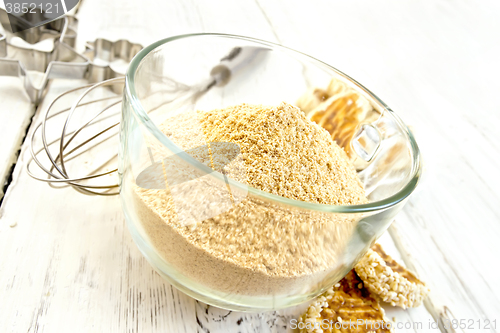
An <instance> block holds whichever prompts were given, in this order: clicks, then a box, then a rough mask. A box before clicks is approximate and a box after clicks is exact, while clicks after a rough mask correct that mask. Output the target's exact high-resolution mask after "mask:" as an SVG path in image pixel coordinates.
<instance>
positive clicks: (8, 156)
mask: <svg viewBox="0 0 500 333" xmlns="http://www.w3.org/2000/svg"><path fill="white" fill-rule="evenodd" d="M0 87H2V89H1V90H0V103H1V105H2V107H1V110H0V117H1V121H0V133H1V135H2V143H1V144H0V199H1V198H2V197H3V194H4V193H3V187H4V183H5V182H6V181H7V179H8V178H9V176H10V172H11V169H12V166H13V165H14V163H15V162H16V159H17V154H18V152H19V149H20V148H21V143H22V141H23V138H24V135H25V134H26V130H27V128H28V126H29V124H30V122H31V117H32V116H33V114H34V112H35V108H34V106H33V105H32V104H31V102H30V100H29V98H28V95H26V93H25V92H24V88H23V83H22V80H21V79H18V78H13V77H0Z"/></svg>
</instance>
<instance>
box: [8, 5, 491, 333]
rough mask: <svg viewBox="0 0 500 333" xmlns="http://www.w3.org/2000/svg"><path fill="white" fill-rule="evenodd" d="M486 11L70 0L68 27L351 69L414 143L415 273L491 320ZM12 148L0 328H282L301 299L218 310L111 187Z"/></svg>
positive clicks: (414, 316)
mask: <svg viewBox="0 0 500 333" xmlns="http://www.w3.org/2000/svg"><path fill="white" fill-rule="evenodd" d="M109 8H113V13H110V11H109ZM499 14H500V5H499V4H498V3H497V2H494V1H483V2H474V3H473V2H470V1H460V2H450V1H444V0H438V1H434V2H428V3H421V2H417V1H406V2H401V1H395V0H391V1H385V2H383V3H382V2H370V1H359V0H356V1H349V2H340V1H333V2H332V1H325V0H312V1H307V2H305V1H298V0H287V1H284V0H275V1H263V0H256V1H246V0H242V1H210V2H208V1H194V0H189V1H181V0H176V1H154V0H146V1H141V2H137V1H136V2H133V1H128V0H127V1H123V0H122V1H118V0H112V1H106V2H103V1H98V0H85V1H84V2H83V5H82V8H81V11H80V12H79V18H80V26H79V28H80V31H79V36H80V44H81V43H82V42H84V41H85V40H93V39H95V38H97V37H104V38H109V39H120V38H126V39H130V40H131V41H134V42H139V43H141V44H143V45H147V44H149V43H151V42H153V41H155V40H158V39H161V38H165V37H169V36H172V35H176V34H182V33H191V32H203V31H204V32H225V33H233V34H241V35H247V36H252V37H257V38H261V39H265V40H270V41H275V42H280V43H282V44H284V45H285V46H289V47H292V48H295V49H297V50H300V51H302V52H305V53H308V54H310V55H312V56H314V57H316V58H318V59H321V60H323V61H325V62H327V63H329V64H332V65H333V66H335V67H337V68H339V69H340V70H342V71H344V72H346V73H347V74H349V75H350V76H352V77H354V78H355V79H357V80H358V81H360V82H362V83H363V84H364V85H366V86H367V87H369V88H370V89H372V90H373V91H374V92H375V93H376V94H377V95H379V96H380V97H381V98H382V99H383V100H384V101H385V102H387V103H388V105H390V106H391V108H392V109H393V110H395V111H396V112H397V113H398V114H399V115H401V116H402V118H403V119H404V120H405V121H406V122H407V123H409V124H411V125H412V126H413V127H414V129H415V133H416V136H417V140H418V142H419V145H420V147H421V149H422V152H423V157H424V163H425V172H424V178H423V181H422V184H421V186H420V188H419V189H418V191H417V192H416V193H415V194H414V195H413V196H412V198H411V199H410V200H409V202H408V204H407V206H406V207H405V209H404V211H403V212H402V213H401V214H400V215H399V217H398V221H397V225H398V229H399V231H400V233H401V234H402V237H403V240H404V243H405V244H406V246H407V247H408V248H409V251H410V253H411V254H413V256H414V259H415V261H416V262H417V268H418V271H419V273H420V274H421V275H423V277H424V279H425V280H426V281H429V284H430V286H431V288H432V290H433V296H434V295H435V296H436V299H438V300H439V301H440V302H442V303H443V304H449V305H450V306H452V307H453V309H454V310H453V311H454V312H455V316H456V317H457V318H459V319H475V320H478V319H481V320H484V319H487V318H488V319H490V320H494V319H497V325H498V324H500V317H499V314H500V286H499V284H498V283H497V277H496V273H497V272H498V269H497V268H496V267H495V266H496V265H495V264H496V263H497V262H498V259H497V255H498V253H499V252H500V245H499V242H498V239H499V236H500V223H499V221H500V200H499V199H500V195H499V194H498V188H500V181H499V180H498V178H497V177H496V176H495V172H496V171H497V170H499V168H500V158H498V153H499V152H500V144H499V142H500V133H499V131H498V130H497V129H496V127H497V126H498V124H499V123H500V97H499V96H500V95H499V94H498V91H499V88H500V85H499V83H498V77H500V64H499V62H498V59H499V58H500V43H498V41H499V40H500V39H499V37H500V33H499V32H500V22H499V21H498V20H497V17H498V15H499ZM76 84H78V82H71V81H54V82H52V84H51V86H50V89H49V96H48V97H47V98H46V99H45V102H44V104H43V105H42V106H41V107H40V108H39V109H38V111H37V118H36V119H37V120H35V123H36V122H37V121H38V120H39V113H40V110H43V108H44V106H46V105H47V102H48V101H50V98H51V96H55V95H57V94H58V93H60V92H62V91H64V90H66V89H68V88H69V87H71V86H72V85H76ZM4 92H6V90H5V88H4V86H3V85H2V91H1V96H4ZM9 95H10V94H9ZM2 98H4V97H2ZM13 100H14V101H18V99H17V98H14V99H13ZM28 113H29V112H28ZM21 118H22V117H21ZM4 119H7V120H8V119H9V118H4V116H3V113H2V122H1V123H0V126H5V128H7V129H9V130H10V132H9V131H7V132H3V130H2V132H1V133H2V136H3V137H4V138H6V139H8V140H13V141H12V142H14V141H16V140H17V139H15V138H14V139H11V135H10V134H8V135H7V134H5V135H4V133H14V134H15V133H18V132H17V131H12V129H11V128H14V125H12V124H16V123H18V122H16V121H11V120H8V121H6V122H4ZM21 123H22V121H21ZM2 128H3V127H2ZM14 134H13V135H14ZM1 147H2V149H3V147H4V145H3V143H2V146H1ZM12 147H14V148H13V149H14V150H16V151H17V148H16V145H15V144H13V145H12ZM26 149H27V146H26V145H24V146H23V150H22V152H21V155H20V159H19V161H18V164H17V166H16V169H15V171H14V180H13V183H12V184H11V186H10V188H9V191H8V193H7V195H6V197H5V200H4V202H3V204H2V207H1V208H0V253H1V256H0V300H1V303H0V332H66V331H71V332H91V331H92V332H176V333H177V332H286V331H288V328H287V323H289V320H290V319H291V318H293V317H296V316H297V314H298V313H300V311H301V310H302V309H300V308H295V309H289V310H286V311H278V312H270V313H262V314H245V313H237V312H228V311H226V310H222V309H217V308H214V307H210V306H208V305H205V304H203V303H200V302H197V301H195V300H193V299H191V298H189V297H187V296H186V295H184V294H182V293H180V292H178V291H177V290H176V289H175V288H172V287H171V286H170V285H169V284H168V283H166V282H164V281H163V280H162V279H161V278H160V277H159V276H158V275H157V274H156V273H155V272H154V271H153V270H152V268H151V267H150V265H149V264H148V263H147V262H146V261H145V259H144V258H143V257H142V255H141V254H140V253H139V251H138V250H137V248H136V247H135V245H134V244H133V242H132V240H131V237H130V235H129V233H128V231H127V229H126V226H125V222H124V219H123V216H122V213H121V210H120V207H119V200H118V198H101V197H87V196H83V195H81V194H78V193H76V192H75V191H73V190H72V189H68V188H67V189H60V190H55V189H52V188H50V187H48V186H47V185H46V184H43V183H39V182H36V181H34V180H32V179H31V178H29V177H28V176H27V175H26V173H25V170H24V167H25V163H26V160H27V158H28V151H27V150H26ZM8 150H9V151H12V149H10V148H9V149H8ZM2 165H6V164H5V163H4V164H0V167H1V166H2ZM0 171H1V169H0ZM0 175H1V172H0ZM14 224H17V226H15V227H10V225H14ZM406 315H407V318H408V320H414V321H417V320H420V319H419V318H424V316H425V315H424V314H418V313H416V312H408V313H407V314H406ZM497 327H498V326H497ZM408 331H412V332H413V331H414V330H408ZM469 331H470V330H469ZM474 331H488V332H495V331H496V330H494V329H489V330H485V329H483V330H479V329H478V328H477V326H476V327H475V329H474ZM466 332H467V330H466Z"/></svg>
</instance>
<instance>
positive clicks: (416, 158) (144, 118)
mask: <svg viewBox="0 0 500 333" xmlns="http://www.w3.org/2000/svg"><path fill="white" fill-rule="evenodd" d="M204 36H208V37H221V38H229V39H239V40H246V41H250V42H252V43H257V44H262V45H265V46H267V47H271V48H272V49H279V50H281V51H284V52H288V53H294V54H297V55H299V56H301V57H305V58H306V59H309V60H310V61H313V62H315V65H317V66H318V67H326V68H327V69H328V70H330V71H333V72H335V73H336V74H338V75H340V76H342V77H344V78H345V79H347V80H349V81H350V82H351V83H353V84H355V85H356V86H357V87H358V88H359V89H361V90H363V91H364V92H365V93H366V94H368V95H369V96H371V97H372V98H374V99H375V100H376V101H377V102H379V103H380V105H381V106H382V107H383V112H388V113H389V114H390V115H391V116H392V117H393V118H394V119H395V120H396V122H397V123H398V124H399V125H400V126H401V127H402V129H403V131H404V133H405V134H406V135H407V138H408V140H409V142H410V145H411V149H412V153H413V160H412V175H411V179H410V180H409V181H408V183H407V184H406V185H405V186H404V187H403V188H402V189H400V190H399V191H398V192H397V193H395V194H393V195H391V196H390V197H387V198H384V199H382V200H378V201H373V202H370V203H367V204H362V205H326V204H319V203H312V202H306V201H300V200H294V199H289V198H285V197H282V196H279V195H276V194H272V193H269V192H265V191H262V190H259V189H257V188H254V187H251V186H249V185H246V184H243V183H240V182H237V181H235V180H233V179H228V178H226V177H224V175H223V174H221V173H219V172H214V171H213V170H212V169H211V168H209V167H207V166H206V165H204V164H202V163H200V162H199V161H197V160H196V159H194V158H193V157H191V156H189V155H188V154H187V153H185V152H184V151H183V150H182V149H181V148H180V147H179V146H177V145H176V144H175V143H173V142H172V141H171V140H170V139H168V138H167V136H166V135H165V134H164V133H163V132H162V131H160V129H159V128H158V127H157V126H156V125H155V123H154V122H153V121H152V120H151V119H150V118H149V116H148V114H147V113H146V111H145V110H144V108H143V107H142V104H141V102H140V100H139V97H138V96H137V93H136V90H135V74H136V71H137V68H138V67H139V65H140V64H141V62H142V61H143V60H144V58H145V57H146V56H147V55H148V54H149V53H151V52H152V51H154V50H155V49H157V48H159V47H160V46H162V45H164V44H167V43H169V42H172V41H175V40H179V39H184V38H190V37H204ZM124 93H125V94H126V96H127V101H128V102H129V103H130V105H131V108H132V111H133V112H134V114H135V115H136V116H137V117H138V119H140V120H141V122H142V123H143V125H144V126H145V127H146V128H147V129H148V131H149V132H150V133H151V134H152V135H153V136H154V137H155V138H156V139H158V140H159V141H160V142H161V143H162V144H163V145H164V146H165V147H167V148H168V149H169V150H170V151H172V152H174V153H176V154H179V156H180V157H181V158H183V159H184V160H185V161H186V162H188V163H190V164H191V165H193V166H194V167H196V168H197V169H200V170H202V171H204V172H206V173H207V174H212V175H213V176H214V177H216V178H218V179H219V180H221V181H229V182H230V184H231V186H235V187H237V188H239V189H242V190H245V191H248V192H249V193H252V194H254V195H256V196H257V197H261V198H264V199H265V200H270V201H273V202H277V203H279V204H285V205H288V206H294V207H296V208H300V209H306V210H312V211H318V212H326V213H341V214H354V213H357V214H359V213H369V212H376V211H381V210H385V209H388V208H391V207H393V206H395V205H397V204H398V203H400V202H402V201H404V200H405V199H406V198H407V197H408V196H409V195H410V194H411V193H412V192H413V191H414V190H415V188H416V186H417V184H418V182H419V179H420V176H421V172H422V164H421V156H420V150H419V148H418V145H417V143H416V141H415V138H414V137H413V135H412V133H411V132H410V131H409V129H408V127H407V126H406V125H405V124H404V123H403V121H402V120H401V119H400V118H399V116H397V114H396V113H394V111H392V110H391V109H390V108H389V107H388V106H387V105H386V104H385V103H384V102H383V101H382V100H381V99H380V98H378V97H377V96H376V95H375V94H374V93H372V92H371V91H370V90H368V89H367V88H365V87H364V86H363V85H362V84H360V83H359V82H357V81H356V80H354V79H353V78H351V77H350V76H348V75H346V74H344V73H343V72H341V71H339V70H338V69H336V68H334V67H333V66H330V65H328V64H326V63H325V62H323V61H321V60H318V59H316V58H314V57H311V56H309V55H307V54H305V53H302V52H299V51H296V50H293V49H291V48H288V47H285V46H282V45H279V44H276V43H272V42H268V41H265V40H261V39H257V38H252V37H245V36H238V35H231V34H222V33H193V34H183V35H176V36H172V37H168V38H164V39H161V40H159V41H157V42H155V43H153V44H151V45H149V46H147V47H145V48H143V49H142V50H141V51H139V53H137V54H136V55H135V57H134V58H133V59H132V61H131V62H130V65H129V67H128V69H127V73H126V74H125V88H124ZM123 107H125V106H123Z"/></svg>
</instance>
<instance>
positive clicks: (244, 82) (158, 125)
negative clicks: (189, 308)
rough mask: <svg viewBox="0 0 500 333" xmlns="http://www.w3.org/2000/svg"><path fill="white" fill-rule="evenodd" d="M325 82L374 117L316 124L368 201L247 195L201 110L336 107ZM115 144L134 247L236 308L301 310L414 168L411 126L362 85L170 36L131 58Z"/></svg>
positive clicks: (306, 64)
mask: <svg viewBox="0 0 500 333" xmlns="http://www.w3.org/2000/svg"><path fill="white" fill-rule="evenodd" d="M333 83H334V84H335V85H336V86H335V87H333V88H332V87H331V85H332V84H333ZM326 87H328V89H330V88H332V89H334V90H335V89H337V90H339V89H340V91H341V92H342V91H343V92H344V93H345V94H347V95H349V94H354V95H355V96H358V97H356V98H358V99H359V100H362V101H363V103H364V104H363V105H364V106H363V107H364V108H365V109H366V108H368V109H369V112H365V113H362V114H361V115H359V114H358V115H357V118H356V117H352V115H351V116H349V115H345V116H343V115H342V113H341V112H340V113H339V112H337V111H339V110H334V111H335V112H337V113H336V115H337V116H336V117H331V119H330V118H328V117H327V118H326V120H323V124H322V125H323V126H324V127H325V128H327V129H328V128H333V127H334V128H337V130H336V132H335V133H337V134H336V135H337V136H336V135H334V139H335V140H336V141H337V142H338V143H339V144H340V145H342V146H343V147H344V149H345V150H346V152H347V153H348V154H349V157H350V158H351V160H352V162H353V164H354V165H355V167H356V170H357V172H358V176H359V178H360V180H361V182H362V183H363V185H364V187H365V191H366V194H367V198H368V200H369V202H368V203H366V204H361V205H351V206H336V205H323V204H317V203H310V202H304V201H297V200H292V199H288V198H285V197H281V196H277V195H274V194H271V193H267V192H264V191H261V190H259V189H256V188H253V187H251V186H249V185H248V184H247V174H246V168H245V166H246V165H245V161H244V159H243V158H242V153H241V151H240V147H239V146H238V145H236V144H234V143H231V142H208V141H207V139H206V138H205V133H204V128H203V126H202V124H201V122H200V119H199V113H198V111H200V110H201V111H204V110H213V109H219V108H225V107H228V106H233V105H237V104H241V103H248V104H263V105H278V104H280V103H281V102H283V101H285V102H287V103H290V104H294V105H299V106H300V107H301V108H302V109H304V111H309V112H313V111H311V110H309V109H314V108H321V107H327V106H328V105H334V106H335V105H337V104H331V103H330V102H331V98H334V97H331V96H329V92H328V91H329V90H328V89H327V88H326ZM345 94H343V95H342V94H341V95H340V96H344V97H345V96H346V95H345ZM315 99H316V100H315ZM334 99H335V98H334ZM337 101H338V99H337ZM325 103H326V104H325ZM329 103H330V104H329ZM350 103H351V102H348V100H347V102H346V103H345V105H344V106H345V108H348V107H349V105H351V104H350ZM356 103H358V102H356ZM325 105H326V106H325ZM342 110H344V109H342ZM342 110H341V111H342ZM344 111H345V110H344ZM120 141H121V144H120V152H119V159H120V165H119V174H120V196H121V200H122V205H123V210H124V212H125V216H126V220H127V224H128V227H129V229H130V232H131V234H132V237H133V239H134V241H135V243H136V244H137V246H138V248H139V249H140V251H141V252H142V253H143V255H144V256H145V257H146V258H147V260H148V261H149V262H150V263H151V265H152V266H153V267H154V268H155V269H156V271H157V272H158V273H159V274H160V275H161V276H162V277H164V278H165V279H166V280H167V281H168V282H170V283H171V284H172V285H174V286H175V287H177V288H178V289H180V290H181V291H183V292H185V293H186V294H188V295H190V296H192V297H194V298H196V299H198V300H201V301H203V302H206V303H208V304H212V305H215V306H218V307H222V308H226V309H231V310H240V311H265V310H275V309H280V308H285V307H289V306H293V305H296V304H299V303H303V302H305V301H308V300H310V299H312V298H314V297H315V296H317V295H318V294H320V293H322V292H324V291H325V290H326V289H328V288H329V287H331V286H332V285H333V284H335V283H336V282H337V281H339V280H340V279H341V278H342V277H343V276H345V275H346V274H347V273H348V272H349V270H351V269H352V268H353V266H354V265H355V263H356V262H357V261H358V260H359V259H360V258H361V256H363V255H364V253H365V252H366V251H367V249H368V248H369V247H370V246H371V245H373V243H374V242H375V241H376V240H377V238H378V237H380V236H381V235H382V233H383V232H384V231H385V230H386V229H387V228H388V227H389V225H390V224H391V222H392V221H393V219H394V217H395V216H396V214H397V213H398V212H399V211H400V210H401V208H402V207H403V205H404V204H405V202H406V200H407V198H408V196H409V195H410V194H411V193H412V192H413V190H414V189H415V187H416V185H417V183H418V180H419V177H420V173H421V162H420V153H419V150H418V147H417V144H416V143H415V140H414V138H413V136H412V134H411V133H410V131H409V130H408V128H407V127H406V126H405V125H404V124H403V122H402V121H401V120H400V119H399V118H398V117H397V115H396V114H395V113H394V112H393V111H392V110H390V109H389V108H388V107H387V105H385V104H384V103H383V102H382V101H381V100H380V99H379V98H378V97H377V96H375V95H374V94H373V93H371V92H370V91H369V90H367V89H366V88H364V87H363V86H362V85H360V84H359V83H357V82H356V81H354V80H353V79H351V78H350V77H348V76H347V75H345V74H343V73H341V72H340V71H338V70H336V69H335V68H333V67H331V66H329V65H327V64H325V63H323V62H321V61H318V60H316V59H314V58H311V57H309V56H307V55H304V54H302V53H299V52H296V51H293V50H290V49H288V48H285V47H282V46H279V45H276V44H273V43H269V42H265V41H261V40H256V39H252V38H247V37H241V36H232V35H224V34H192V35H183V36H176V37H171V38H167V39H164V40H161V41H158V42H156V43H154V44H152V45H150V46H148V47H146V48H144V49H143V50H142V51H141V52H139V53H138V54H137V56H136V57H135V58H134V59H133V61H132V63H131V64H130V67H129V69H128V72H127V75H126V84H125V92H124V97H123V110H122V121H121V127H120Z"/></svg>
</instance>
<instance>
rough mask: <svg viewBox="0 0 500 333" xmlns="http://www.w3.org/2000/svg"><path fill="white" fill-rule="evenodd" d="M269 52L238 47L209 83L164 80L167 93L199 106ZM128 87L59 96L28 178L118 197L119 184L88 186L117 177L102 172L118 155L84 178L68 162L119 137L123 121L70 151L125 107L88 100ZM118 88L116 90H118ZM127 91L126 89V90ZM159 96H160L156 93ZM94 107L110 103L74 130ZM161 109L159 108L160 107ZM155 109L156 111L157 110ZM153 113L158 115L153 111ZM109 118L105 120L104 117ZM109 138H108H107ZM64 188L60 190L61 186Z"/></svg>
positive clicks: (112, 99)
mask: <svg viewBox="0 0 500 333" xmlns="http://www.w3.org/2000/svg"><path fill="white" fill-rule="evenodd" d="M266 50H267V49H266V48H260V47H237V48H234V49H232V50H231V51H230V53H229V54H228V55H227V56H225V57H223V58H222V59H221V62H220V63H219V64H218V65H216V66H214V67H213V69H212V70H211V72H210V75H209V76H207V77H208V79H207V80H206V81H204V82H201V83H200V84H199V85H196V86H195V87H190V86H186V85H184V84H182V83H179V82H175V81H173V80H171V79H169V78H163V79H165V80H168V81H169V82H168V83H169V84H168V85H166V87H167V86H168V87H169V88H166V89H169V90H170V89H174V90H176V91H177V92H180V93H179V94H178V95H177V96H176V98H186V99H191V101H192V103H195V102H196V100H197V99H198V98H200V97H201V96H202V95H203V94H205V93H206V92H207V91H208V90H210V89H211V88H212V87H214V86H219V87H220V86H224V85H226V84H227V83H228V82H229V81H230V79H231V77H232V76H233V75H234V74H235V73H236V72H237V71H239V70H241V69H242V68H243V67H245V66H246V65H247V64H248V63H250V62H251V61H252V60H253V59H254V58H255V57H256V56H257V55H258V54H259V53H261V52H262V51H266ZM124 83H125V78H123V77H119V78H114V79H110V80H106V81H102V82H100V83H97V84H89V85H85V86H82V87H79V88H75V89H71V90H68V91H66V92H64V93H62V94H60V95H59V96H57V97H56V98H55V99H54V100H53V101H52V102H51V103H50V105H49V106H48V108H47V110H46V111H45V114H44V116H43V118H42V121H41V123H40V124H38V125H37V126H36V127H35V129H34V131H33V132H32V134H31V137H30V152H31V158H30V159H29V161H28V164H27V172H28V174H29V175H30V176H31V177H32V178H34V179H37V180H39V181H43V182H46V183H49V184H50V185H51V186H53V187H58V185H62V186H67V185H69V186H72V187H73V188H74V189H76V190H77V191H79V192H81V193H83V194H88V195H105V196H110V195H116V194H119V185H118V182H115V183H112V184H88V181H89V180H93V179H103V178H104V177H108V178H109V176H110V175H113V174H116V173H117V171H118V169H117V168H113V169H112V170H108V171H102V169H103V168H104V167H105V166H107V165H108V164H109V163H110V162H111V161H113V160H114V159H116V157H117V156H116V154H113V155H112V156H111V157H110V158H109V159H108V160H107V161H105V162H104V163H103V164H101V165H100V166H98V167H97V168H96V169H95V170H93V171H92V172H90V173H88V174H86V175H83V176H72V175H70V173H69V171H68V168H67V166H68V162H69V161H71V160H73V159H75V158H77V157H79V156H81V155H83V154H85V153H86V152H88V151H90V150H91V149H93V148H95V147H97V146H99V145H101V144H103V143H105V142H107V141H108V140H110V139H112V138H113V137H116V135H117V133H118V125H119V124H120V122H119V121H114V122H113V123H111V124H110V125H107V126H106V127H105V128H103V129H101V130H99V131H98V132H97V133H96V134H93V135H91V136H90V137H89V138H86V139H84V140H82V142H81V143H78V144H76V146H75V147H70V144H71V143H73V142H76V138H77V137H80V136H81V135H82V132H83V131H84V130H85V129H88V128H90V127H91V126H95V125H98V124H100V123H101V122H103V121H105V120H108V119H112V118H113V117H115V116H117V115H119V114H120V111H119V110H118V111H115V112H113V113H112V112H110V110H112V109H114V108H116V107H118V106H119V105H120V104H121V98H122V96H121V95H116V94H115V95H113V96H106V97H103V98H96V99H94V100H91V101H85V102H84V99H85V98H86V97H87V96H88V95H89V94H90V93H92V92H93V91H95V90H96V89H98V88H102V87H111V86H117V85H119V86H122V87H123V85H124ZM114 88H116V87H114ZM122 89H123V88H122ZM122 89H113V91H120V90H122ZM82 90H83V93H81V94H80V95H79V96H78V97H77V98H76V99H75V100H74V102H73V104H72V106H71V107H68V108H64V109H62V110H59V111H56V112H53V110H52V109H53V108H54V105H55V104H56V102H58V101H59V100H61V99H62V98H63V97H64V96H67V95H69V94H73V93H76V92H79V91H82ZM156 93H158V92H156ZM94 103H107V104H106V105H105V106H104V107H103V108H101V109H99V110H98V111H97V112H96V113H95V114H93V115H91V117H90V119H89V120H87V121H84V122H83V123H82V124H81V125H80V126H78V127H77V128H76V129H74V130H70V129H69V128H70V123H71V122H72V119H73V118H74V115H75V113H76V112H77V111H78V110H80V109H81V108H82V107H84V106H88V105H91V104H94ZM157 108H159V106H158V107H157ZM157 108H155V109H157ZM151 112H154V110H153V111H151ZM64 113H67V116H66V119H65V121H64V124H63V126H62V129H61V134H60V136H59V137H58V138H56V139H55V140H52V141H50V142H49V141H48V140H47V126H48V123H49V121H52V120H53V119H54V118H55V117H56V116H58V115H62V114H64ZM105 113H106V115H105V116H104V114H105ZM39 134H41V139H42V145H43V146H42V147H41V148H39V149H38V150H36V149H35V141H36V140H35V139H36V137H37V135H39ZM105 134H108V136H106V137H104V138H103V136H104V135H105ZM53 146H58V150H57V154H53V153H52V152H51V150H50V148H51V147H53ZM43 155H44V156H45V157H46V158H47V159H48V162H46V163H45V164H44V163H43V162H42V160H41V158H42V156H43ZM33 161H34V162H35V164H36V165H37V166H38V168H39V169H40V170H41V171H42V172H43V173H44V174H45V175H44V176H38V175H35V173H34V172H33V171H32V168H31V165H32V162H33ZM59 187H60V186H59Z"/></svg>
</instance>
